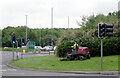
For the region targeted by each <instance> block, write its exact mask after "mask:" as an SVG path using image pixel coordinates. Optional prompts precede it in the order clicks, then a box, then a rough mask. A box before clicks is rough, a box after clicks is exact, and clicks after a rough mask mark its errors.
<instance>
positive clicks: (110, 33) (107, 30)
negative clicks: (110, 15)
mask: <svg viewBox="0 0 120 78" xmlns="http://www.w3.org/2000/svg"><path fill="white" fill-rule="evenodd" d="M105 36H113V25H107V24H105Z"/></svg>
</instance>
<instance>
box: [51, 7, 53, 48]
mask: <svg viewBox="0 0 120 78" xmlns="http://www.w3.org/2000/svg"><path fill="white" fill-rule="evenodd" d="M51 30H52V31H51V32H52V33H51V34H52V39H51V46H52V47H53V7H52V8H51Z"/></svg>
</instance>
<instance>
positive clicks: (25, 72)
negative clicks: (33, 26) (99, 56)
mask: <svg viewBox="0 0 120 78" xmlns="http://www.w3.org/2000/svg"><path fill="white" fill-rule="evenodd" d="M51 54H54V53H51ZM15 55H16V54H15ZM45 55H49V52H45V53H44V52H41V54H39V53H37V54H34V53H32V52H30V53H25V54H24V58H26V57H37V56H45ZM5 56H7V57H5ZM2 58H3V61H2V66H3V70H2V71H3V76H109V77H111V76H113V78H114V77H117V76H118V75H119V74H118V71H54V70H38V69H27V68H19V67H15V66H12V65H11V64H9V61H10V60H11V59H12V52H3V57H2Z"/></svg>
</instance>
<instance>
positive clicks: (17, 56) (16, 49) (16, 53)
mask: <svg viewBox="0 0 120 78" xmlns="http://www.w3.org/2000/svg"><path fill="white" fill-rule="evenodd" d="M16 44H17V48H18V41H16ZM17 48H16V55H17V60H18V50H17Z"/></svg>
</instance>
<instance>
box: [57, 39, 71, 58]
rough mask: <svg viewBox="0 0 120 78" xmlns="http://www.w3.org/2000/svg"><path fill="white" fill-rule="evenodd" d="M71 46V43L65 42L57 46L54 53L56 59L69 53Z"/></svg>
mask: <svg viewBox="0 0 120 78" xmlns="http://www.w3.org/2000/svg"><path fill="white" fill-rule="evenodd" d="M72 45H73V43H72V42H71V41H66V42H65V43H62V44H60V45H58V47H57V49H56V51H57V53H56V55H57V56H58V57H65V56H66V53H67V52H70V51H71V46H72Z"/></svg>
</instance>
